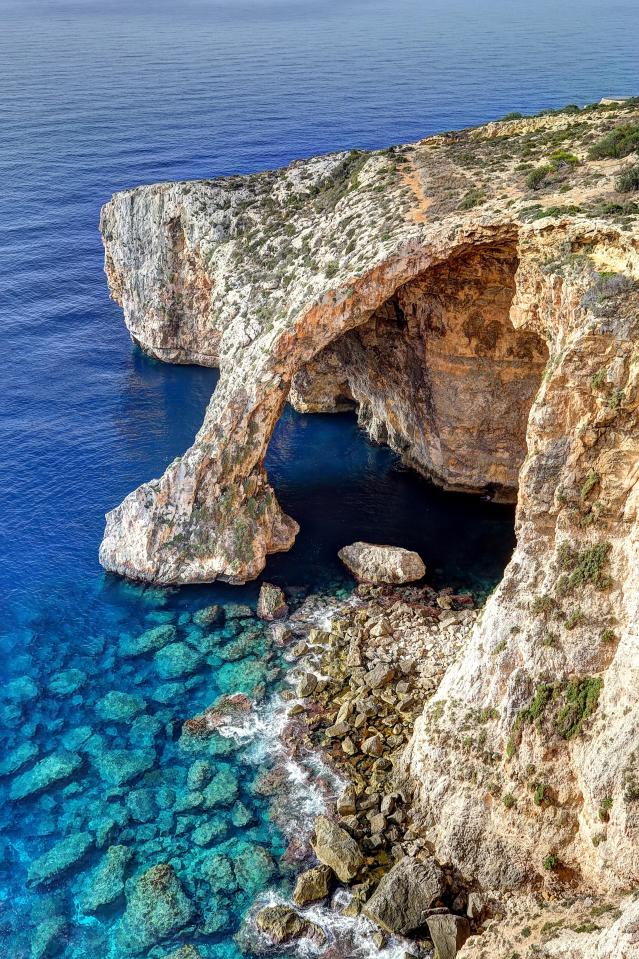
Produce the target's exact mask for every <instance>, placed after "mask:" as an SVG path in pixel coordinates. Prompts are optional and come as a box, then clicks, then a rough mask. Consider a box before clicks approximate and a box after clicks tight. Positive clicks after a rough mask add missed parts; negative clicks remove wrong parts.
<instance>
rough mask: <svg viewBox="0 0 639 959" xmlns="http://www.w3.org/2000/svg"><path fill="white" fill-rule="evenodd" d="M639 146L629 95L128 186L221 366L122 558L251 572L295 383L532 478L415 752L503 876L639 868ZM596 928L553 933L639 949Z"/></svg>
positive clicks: (401, 431) (133, 289) (501, 484)
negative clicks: (271, 454) (191, 436)
mask: <svg viewBox="0 0 639 959" xmlns="http://www.w3.org/2000/svg"><path fill="white" fill-rule="evenodd" d="M638 153H639V103H637V101H635V100H632V101H628V102H626V103H623V104H619V103H617V104H615V103H612V104H608V105H601V106H597V107H592V108H584V109H581V110H580V109H577V108H568V109H566V110H564V111H558V112H555V113H552V114H546V115H542V116H539V117H535V118H528V119H521V118H515V119H512V120H504V121H502V122H498V123H491V124H488V125H487V126H484V127H480V128H477V129H472V130H464V131H461V132H456V133H449V134H443V135H439V136H434V137H430V138H428V139H425V140H423V141H420V142H418V143H415V144H410V145H404V146H399V147H392V148H390V149H387V150H382V151H377V152H372V153H363V152H359V151H353V152H351V153H341V154H336V155H332V156H326V157H320V158H315V159H311V160H305V161H299V162H296V163H294V164H292V165H291V166H290V167H288V168H287V169H284V170H278V171H275V172H268V173H263V174H257V175H252V176H246V177H240V176H238V177H228V178H224V179H217V180H211V181H199V182H193V183H165V184H159V185H155V186H147V187H141V188H139V189H134V190H130V191H126V192H123V193H119V194H117V195H116V196H114V197H113V199H112V200H111V201H110V203H108V204H107V205H106V206H105V208H104V210H103V212H102V220H101V231H102V236H103V239H104V244H105V250H106V272H107V276H108V279H109V284H110V287H111V291H112V294H113V296H114V297H115V299H116V300H117V301H118V302H119V303H120V304H121V305H122V307H123V310H124V315H125V320H126V323H127V326H128V328H129V331H130V333H131V336H132V338H133V339H134V340H135V342H136V343H138V344H139V345H140V346H141V348H142V349H143V350H145V351H146V352H148V353H149V354H150V355H152V356H155V357H157V358H159V359H162V360H166V361H170V362H179V363H200V364H207V365H216V366H217V365H219V367H220V373H221V375H220V380H219V383H218V386H217V389H216V391H215V394H214V396H213V397H212V399H211V402H210V405H209V408H208V410H207V413H206V417H205V421H204V423H203V425H202V427H201V429H200V431H199V433H198V435H197V437H196V439H195V442H194V444H193V446H192V447H191V448H190V449H189V450H187V451H186V452H185V453H184V455H183V456H181V457H180V458H178V459H177V460H176V461H175V462H173V463H172V464H171V465H170V466H169V468H168V469H167V471H166V472H165V473H164V475H163V476H162V477H161V478H159V479H154V480H150V481H149V482H147V483H145V484H144V485H142V486H141V487H139V488H138V489H137V490H135V491H134V492H132V493H130V494H129V496H127V498H126V499H125V500H124V502H123V503H122V504H121V505H120V506H118V507H117V508H116V509H114V510H113V511H112V512H111V513H109V514H108V516H107V525H106V532H105V536H104V541H103V543H102V547H101V551H100V559H101V562H102V564H103V565H104V566H105V567H106V568H107V569H108V570H112V571H115V572H118V573H120V574H123V575H125V576H129V577H132V578H136V579H141V580H146V581H149V582H157V583H164V584H179V583H193V582H208V581H212V580H214V579H216V578H220V579H223V580H226V581H228V582H231V583H242V582H245V581H246V580H248V579H251V578H253V577H255V576H256V575H258V574H259V572H260V571H261V570H262V569H263V567H264V564H265V560H266V556H267V555H268V554H269V553H271V552H276V551H281V550H286V549H288V548H290V546H291V544H292V543H293V541H294V538H295V535H296V532H297V529H298V527H297V524H296V522H295V520H294V518H291V517H288V516H287V515H286V514H285V513H284V512H283V511H282V509H281V508H280V506H279V504H278V502H277V498H276V496H275V493H274V492H273V490H272V488H271V487H270V485H269V481H268V477H267V475H266V472H265V469H264V465H263V463H264V457H265V452H266V448H267V445H268V442H269V439H270V436H271V433H272V431H273V429H274V426H275V424H276V422H277V420H278V417H279V416H280V413H281V412H282V408H283V406H284V404H285V402H286V401H287V400H289V401H290V402H292V403H293V404H294V405H295V406H296V408H298V409H300V410H306V411H311V412H312V411H325V410H335V409H343V408H354V409H355V410H356V411H357V415H358V417H359V419H360V422H361V424H362V425H363V427H364V428H365V429H366V430H367V431H368V433H369V434H370V436H371V437H372V438H373V439H375V440H377V441H380V442H384V443H387V444H389V445H390V446H391V447H392V448H393V449H394V450H396V451H397V452H398V453H399V454H400V455H401V456H402V458H403V460H404V461H405V462H406V463H407V464H408V465H410V466H411V467H413V468H414V469H416V470H418V471H419V472H421V473H422V474H424V475H426V476H428V477H430V478H432V479H433V480H434V481H435V482H437V483H439V484H442V485H443V486H446V487H449V488H453V489H461V490H467V491H469V492H481V493H483V494H488V495H491V496H494V497H496V498H500V499H510V500H516V502H517V519H516V533H517V546H516V549H515V553H514V555H513V557H512V559H511V562H510V563H509V565H508V567H507V569H506V572H505V575H504V578H503V581H502V583H501V584H500V586H499V587H498V589H497V590H496V592H495V593H494V594H493V595H492V597H491V598H490V600H489V601H488V603H487V604H486V606H485V608H484V610H483V612H482V614H481V616H480V617H479V619H478V621H477V623H476V625H475V626H474V629H473V631H472V633H471V635H470V639H469V640H468V642H467V643H466V644H465V645H464V646H463V648H462V649H461V651H460V652H459V654H458V656H457V659H456V661H455V662H454V663H453V664H452V665H451V666H450V667H449V669H448V670H447V672H446V673H445V675H444V677H443V679H442V681H441V683H440V685H439V688H438V689H437V690H436V691H435V693H434V694H433V696H432V697H431V699H430V700H429V702H428V703H427V705H426V707H425V711H424V713H423V715H422V717H421V718H420V719H419V720H418V722H417V726H416V729H415V733H414V736H413V739H412V742H411V744H410V746H409V748H408V753H407V755H406V756H405V768H404V772H405V773H406V775H407V776H408V777H409V778H410V781H411V782H412V784H413V788H414V790H415V798H414V803H415V808H416V809H417V810H418V811H419V817H420V822H421V828H422V833H423V835H424V836H425V837H426V838H427V840H428V842H429V844H430V848H432V851H433V853H434V855H435V856H436V858H437V859H438V861H439V862H441V863H445V864H452V866H454V868H455V869H457V870H459V872H460V873H461V874H463V876H464V877H465V879H466V880H467V881H468V882H469V883H471V884H472V883H475V884H477V886H478V887H480V888H482V889H484V890H491V891H496V892H499V891H501V892H502V893H503V891H504V890H512V889H516V888H522V889H523V888H525V889H527V890H529V891H530V890H539V889H542V890H544V894H545V895H546V896H547V897H549V898H553V897H558V896H560V895H561V896H566V895H568V894H569V892H570V890H573V891H575V890H581V891H583V890H593V891H596V892H597V893H598V894H601V895H607V894H610V895H617V894H620V893H621V892H624V891H627V890H628V889H630V888H632V887H633V885H636V884H637V881H638V880H639V516H638V510H639V424H638V417H637V410H638V407H639V156H638ZM620 923H622V920H621V919H620ZM622 924H623V923H622ZM624 928H625V927H624ZM620 929H621V926H620ZM595 932H596V930H590V933H589V935H590V939H589V940H588V943H589V945H588V947H587V948H589V949H592V950H595V949H596V950H599V951H591V952H589V953H588V952H587V951H583V950H582V951H581V952H580V951H578V948H580V947H578V946H575V947H574V950H577V951H574V950H573V951H563V952H561V951H560V952H556V953H555V952H552V951H550V952H547V953H540V954H541V955H544V954H547V955H557V956H559V955H563V956H571V957H572V956H575V957H577V956H582V955H584V956H585V955H586V954H588V955H598V956H602V957H603V956H612V955H618V956H620V957H621V956H626V955H630V954H631V953H630V952H624V951H621V950H622V949H625V948H626V946H625V945H623V943H625V942H626V940H627V936H626V933H625V932H623V930H622V931H621V932H619V942H620V943H621V945H620V946H619V949H618V950H617V952H614V951H610V949H608V946H609V944H610V943H609V942H608V944H606V943H601V942H599V940H598V939H596V935H595ZM629 935H630V934H629ZM624 936H626V938H624ZM593 937H594V938H593ZM595 940H596V942H595ZM628 941H630V940H629V939H628ZM466 948H470V947H466ZM548 948H551V947H548ZM570 948H571V949H572V948H573V947H572V946H571V947H570ZM629 948H632V947H629ZM606 949H608V951H606ZM469 954H470V953H469ZM473 954H474V953H473ZM494 954H495V955H497V954H498V953H497V952H495V953H494ZM487 955H488V953H487Z"/></svg>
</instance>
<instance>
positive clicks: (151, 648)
mask: <svg viewBox="0 0 639 959" xmlns="http://www.w3.org/2000/svg"><path fill="white" fill-rule="evenodd" d="M176 636H177V629H176V628H175V626H170V625H168V624H165V625H164V626H155V627H154V628H153V629H147V630H146V632H144V633H141V634H140V635H139V636H122V637H121V639H120V655H121V656H125V657H134V656H142V655H144V654H145V653H151V652H155V651H156V650H158V649H161V648H162V647H163V646H166V645H167V643H172V642H173V640H174V639H175V638H176Z"/></svg>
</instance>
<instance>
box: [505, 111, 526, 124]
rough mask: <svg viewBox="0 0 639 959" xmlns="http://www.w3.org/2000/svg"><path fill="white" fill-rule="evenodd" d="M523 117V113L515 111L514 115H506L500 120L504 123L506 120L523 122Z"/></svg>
mask: <svg viewBox="0 0 639 959" xmlns="http://www.w3.org/2000/svg"><path fill="white" fill-rule="evenodd" d="M523 116H524V115H523V113H519V112H517V111H513V112H512V113H505V114H504V116H503V117H501V118H500V119H501V122H503V121H504V120H522V119H523Z"/></svg>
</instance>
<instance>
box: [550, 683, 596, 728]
mask: <svg viewBox="0 0 639 959" xmlns="http://www.w3.org/2000/svg"><path fill="white" fill-rule="evenodd" d="M602 686H603V679H602V678H601V677H600V676H596V677H592V676H586V677H585V678H583V679H571V681H570V682H569V683H568V686H567V688H566V693H565V699H566V703H565V705H564V706H562V708H561V709H560V710H559V712H558V713H557V717H556V719H555V726H556V727H557V731H558V733H559V735H560V736H562V737H563V738H564V739H572V738H573V736H576V735H577V733H579V732H581V728H582V726H583V724H584V722H585V721H586V719H588V718H589V717H590V716H592V714H593V713H594V711H595V709H596V708H597V704H598V702H599V693H600V692H601V688H602Z"/></svg>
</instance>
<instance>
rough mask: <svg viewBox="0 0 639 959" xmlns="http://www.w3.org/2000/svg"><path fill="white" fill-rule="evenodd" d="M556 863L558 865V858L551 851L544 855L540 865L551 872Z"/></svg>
mask: <svg viewBox="0 0 639 959" xmlns="http://www.w3.org/2000/svg"><path fill="white" fill-rule="evenodd" d="M558 865H559V859H558V858H557V856H555V854H554V853H552V852H551V853H550V854H549V855H548V856H546V858H545V859H544V861H543V862H542V866H543V867H544V869H546V870H547V871H548V872H552V871H553V870H554V869H556V868H557V866H558Z"/></svg>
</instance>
